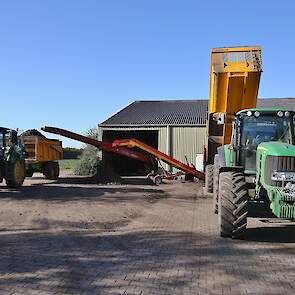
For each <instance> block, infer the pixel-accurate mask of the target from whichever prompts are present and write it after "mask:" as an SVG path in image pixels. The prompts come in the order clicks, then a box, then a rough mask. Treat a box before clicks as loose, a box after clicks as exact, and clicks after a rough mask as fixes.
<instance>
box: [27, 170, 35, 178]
mask: <svg viewBox="0 0 295 295" xmlns="http://www.w3.org/2000/svg"><path fill="white" fill-rule="evenodd" d="M33 174H34V170H32V169H27V171H26V177H32V176H33Z"/></svg>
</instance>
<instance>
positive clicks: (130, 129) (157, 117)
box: [98, 98, 295, 175]
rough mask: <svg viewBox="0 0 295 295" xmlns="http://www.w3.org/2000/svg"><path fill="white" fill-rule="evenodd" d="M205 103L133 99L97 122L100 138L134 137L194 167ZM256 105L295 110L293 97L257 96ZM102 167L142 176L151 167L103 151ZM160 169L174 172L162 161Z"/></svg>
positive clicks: (202, 133) (203, 129) (201, 137)
mask: <svg viewBox="0 0 295 295" xmlns="http://www.w3.org/2000/svg"><path fill="white" fill-rule="evenodd" d="M207 106H208V100H207V99H198V100H144V101H134V102H132V103H131V104H129V105H128V106H127V107H125V108H123V109H122V110H120V111H118V112H117V113H115V114H114V115H113V116H111V117H110V118H108V119H107V120H105V121H104V122H102V123H101V124H99V126H98V127H99V130H100V132H99V133H100V134H101V138H100V139H102V140H103V141H109V142H112V141H113V140H115V139H127V138H136V139H139V140H141V141H143V142H145V143H147V144H149V145H151V146H153V147H154V148H156V149H158V150H160V151H162V152H164V153H166V154H168V155H170V156H172V157H173V158H175V159H177V160H180V161H182V162H186V160H188V162H190V163H193V164H194V165H196V166H197V167H198V166H199V165H200V164H199V160H198V159H200V157H201V154H202V152H203V146H204V143H205V142H204V140H205V132H206V114H207ZM258 106H260V107H271V106H282V107H287V108H289V109H293V110H295V98H272V99H259V100H258ZM106 166H107V167H108V168H110V167H111V169H112V170H113V171H115V172H116V173H117V174H119V175H146V174H147V173H149V172H150V171H149V170H150V169H152V168H151V167H146V166H144V165H143V164H142V163H141V162H139V161H136V160H132V159H129V158H126V157H122V156H118V155H113V154H107V153H103V167H106ZM164 168H165V169H167V170H170V171H175V170H174V168H173V167H169V166H168V165H166V164H164Z"/></svg>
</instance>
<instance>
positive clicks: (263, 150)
mask: <svg viewBox="0 0 295 295" xmlns="http://www.w3.org/2000/svg"><path fill="white" fill-rule="evenodd" d="M257 152H258V153H259V154H262V155H269V156H278V157H279V156H286V157H295V146H294V145H292V144H288V143H283V142H279V141H270V142H264V143H261V144H259V145H258V147H257Z"/></svg>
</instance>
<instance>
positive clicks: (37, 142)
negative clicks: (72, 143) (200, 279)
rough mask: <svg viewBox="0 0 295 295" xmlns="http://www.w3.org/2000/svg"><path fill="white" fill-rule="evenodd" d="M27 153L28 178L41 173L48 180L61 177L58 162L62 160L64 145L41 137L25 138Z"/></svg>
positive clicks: (26, 136) (30, 136)
mask: <svg viewBox="0 0 295 295" xmlns="http://www.w3.org/2000/svg"><path fill="white" fill-rule="evenodd" d="M23 140H24V144H25V151H26V166H27V176H32V175H33V173H34V172H41V173H43V174H44V176H45V177H46V178H48V179H57V178H58V176H59V164H58V160H61V159H62V143H61V141H59V140H56V139H47V138H45V137H43V136H39V135H26V134H25V135H24V136H23Z"/></svg>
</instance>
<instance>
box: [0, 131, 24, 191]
mask: <svg viewBox="0 0 295 295" xmlns="http://www.w3.org/2000/svg"><path fill="white" fill-rule="evenodd" d="M24 156H25V151H24V146H23V145H22V144H21V143H20V142H19V140H18V136H17V132H16V131H15V130H12V129H9V128H4V127H0V182H2V181H3V179H5V181H6V184H7V186H8V187H13V188H16V187H20V186H21V185H22V184H23V182H24V179H25V161H24Z"/></svg>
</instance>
